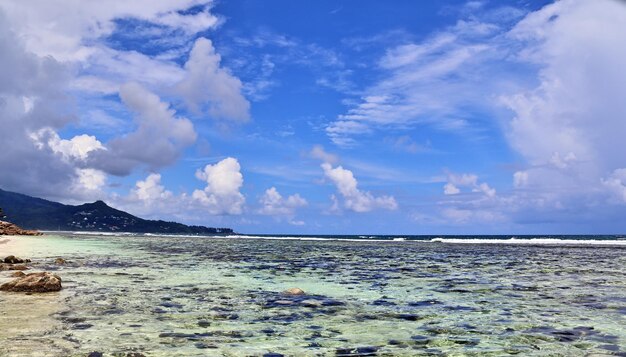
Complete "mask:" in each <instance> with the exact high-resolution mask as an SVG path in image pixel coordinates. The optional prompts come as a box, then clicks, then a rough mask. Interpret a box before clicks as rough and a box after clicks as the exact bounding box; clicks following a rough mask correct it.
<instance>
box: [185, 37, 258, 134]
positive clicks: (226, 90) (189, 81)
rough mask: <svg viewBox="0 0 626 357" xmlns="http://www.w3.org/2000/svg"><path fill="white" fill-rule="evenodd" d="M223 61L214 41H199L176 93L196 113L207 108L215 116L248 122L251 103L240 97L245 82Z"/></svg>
mask: <svg viewBox="0 0 626 357" xmlns="http://www.w3.org/2000/svg"><path fill="white" fill-rule="evenodd" d="M220 61H221V56H220V55H219V54H218V53H216V52H215V48H214V47H213V43H212V42H211V40H208V39H206V38H199V39H197V40H196V43H195V45H194V46H193V49H192V50H191V53H190V55H189V60H188V61H187V63H185V70H186V72H187V73H186V75H185V78H184V79H183V80H182V81H181V82H180V83H179V84H178V85H177V91H178V93H179V94H181V95H182V96H183V97H184V98H185V101H186V103H187V105H188V106H189V107H190V108H191V109H192V110H194V111H201V110H203V109H206V110H207V112H208V114H209V115H211V116H212V117H215V118H224V119H230V120H234V121H239V122H245V121H247V120H248V119H249V118H250V113H249V110H250V103H249V102H248V101H247V100H246V98H244V96H243V95H242V94H241V91H242V83H241V81H240V80H239V79H238V78H237V77H235V76H233V75H232V74H231V73H230V71H229V70H228V69H227V68H223V67H221V65H220Z"/></svg>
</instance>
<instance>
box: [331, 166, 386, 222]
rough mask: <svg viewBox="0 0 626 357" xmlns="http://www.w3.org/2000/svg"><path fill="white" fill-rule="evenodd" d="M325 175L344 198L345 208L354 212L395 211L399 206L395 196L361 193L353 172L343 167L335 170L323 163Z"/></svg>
mask: <svg viewBox="0 0 626 357" xmlns="http://www.w3.org/2000/svg"><path fill="white" fill-rule="evenodd" d="M321 166H322V169H323V170H324V175H325V176H326V177H327V178H328V179H330V180H331V181H332V182H333V183H334V184H335V186H336V187H337V191H339V194H340V195H341V196H342V197H343V201H344V202H343V203H344V207H345V208H346V209H349V210H352V211H354V212H369V211H371V210H373V209H376V208H381V209H387V210H395V209H397V208H398V204H397V202H396V200H395V198H394V197H393V196H387V195H383V196H374V195H372V194H371V193H370V192H367V191H361V190H359V188H358V182H357V180H356V178H355V177H354V175H353V174H352V171H350V170H347V169H344V168H343V167H341V166H337V167H335V168H333V167H332V165H331V164H330V163H327V162H325V163H323V164H322V165H321Z"/></svg>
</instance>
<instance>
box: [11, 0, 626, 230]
mask: <svg viewBox="0 0 626 357" xmlns="http://www.w3.org/2000/svg"><path fill="white" fill-rule="evenodd" d="M68 8H71V9H72V11H65V10H64V9H68ZM624 23H626V6H625V5H624V4H623V3H621V2H619V1H612V0H602V1H594V2H588V1H582V0H580V1H576V0H565V1H557V2H551V1H419V2H416V1H392V2H381V1H315V2H309V1H243V0H242V1H208V2H207V1H199V0H169V1H162V2H159V3H158V4H154V3H153V2H151V1H136V2H132V3H130V2H127V1H119V2H118V1H114V2H113V3H109V4H108V5H104V4H97V3H90V2H79V3H69V2H68V3H66V4H64V2H63V1H57V2H48V1H43V0H42V1H33V2H28V3H25V2H20V1H18V0H15V1H13V0H9V1H6V2H4V3H3V4H0V35H1V36H0V78H3V79H4V81H3V83H4V85H0V99H2V100H1V101H0V103H2V104H0V111H1V114H2V117H1V119H0V121H2V123H3V126H4V128H5V129H4V130H3V133H0V140H2V142H3V143H5V145H4V146H5V147H6V148H7V149H6V150H4V151H3V152H2V153H0V165H1V166H2V167H3V168H4V169H5V172H4V174H3V175H1V177H0V187H1V188H3V189H7V190H14V191H18V192H23V193H26V194H31V195H36V196H40V197H45V198H49V199H54V200H60V201H63V202H68V203H79V202H85V201H93V200H96V199H103V200H105V201H106V202H108V203H109V204H110V205H112V206H115V207H118V208H121V209H124V210H127V211H129V212H131V213H134V214H137V215H140V216H142V217H147V218H161V219H171V220H177V221H182V222H185V223H192V224H203V225H209V226H230V227H233V228H234V229H235V230H237V231H240V232H246V233H311V234H315V233H329V234H333V233H346V234H383V233H387V234H541V233H581V234H584V233H620V232H621V233H623V232H624V231H625V230H626V223H624V222H623V220H622V219H620V218H621V217H623V215H624V214H625V213H626V209H625V207H626V157H625V156H624V155H623V154H621V153H623V152H624V149H626V147H625V146H626V144H624V140H623V139H622V138H623V136H624V135H625V134H626V125H625V123H624V120H625V118H626V105H625V104H624V101H623V98H622V96H621V95H620V93H623V92H624V91H625V90H626V74H625V71H623V69H622V63H625V61H626V46H624V44H626V31H623V29H624V25H623V24H624Z"/></svg>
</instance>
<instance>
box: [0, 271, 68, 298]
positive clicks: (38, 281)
mask: <svg viewBox="0 0 626 357" xmlns="http://www.w3.org/2000/svg"><path fill="white" fill-rule="evenodd" d="M0 290H1V291H14V292H31V293H45V292H49V291H59V290H61V277H60V276H58V275H56V274H52V273H49V272H41V273H30V274H26V275H24V276H23V277H20V278H17V279H15V280H13V281H9V282H8V283H4V284H2V285H0Z"/></svg>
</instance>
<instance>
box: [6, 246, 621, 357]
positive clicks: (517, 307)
mask: <svg viewBox="0 0 626 357" xmlns="http://www.w3.org/2000/svg"><path fill="white" fill-rule="evenodd" d="M2 240H3V241H5V242H4V243H3V244H0V253H2V255H3V256H6V255H9V254H12V255H16V256H20V257H23V258H29V259H32V263H31V265H30V266H31V270H30V271H50V272H53V273H55V274H58V275H59V276H61V277H62V279H63V289H62V290H61V291H59V292H52V293H43V294H32V295H25V294H23V293H8V292H1V293H0V306H1V307H0V324H1V325H2V326H8V328H3V329H2V330H0V355H10V356H33V355H41V356H87V355H88V354H89V353H92V352H101V353H103V354H104V355H105V356H107V355H108V356H113V355H116V356H118V355H120V356H126V355H128V356H130V355H132V354H133V353H140V354H142V355H145V356H174V355H178V356H209V355H210V356H264V355H266V356H279V355H285V356H295V355H297V356H318V355H321V356H325V355H331V356H356V355H360V356H377V355H380V356H413V355H418V356H419V355H441V356H446V355H481V356H482V355H493V356H501V355H516V354H517V355H525V356H529V355H530V356H532V355H536V356H539V355H567V356H588V355H625V354H626V347H625V346H626V331H625V329H624V328H623V326H624V324H625V322H626V274H625V273H624V271H623V266H624V264H625V263H626V254H624V253H626V249H625V248H626V247H624V246H623V245H620V244H621V243H619V242H617V243H616V244H615V245H596V246H592V247H589V244H587V245H585V244H579V245H571V244H569V245H568V244H560V245H559V244H551V245H549V244H521V245H520V244H478V243H474V244H454V243H441V242H430V241H410V240H408V241H397V240H396V241H393V240H389V241H386V242H376V241H374V242H372V241H368V240H367V239H363V240H360V241H358V240H350V241H342V240H325V239H319V240H306V239H305V240H303V239H259V238H256V239H255V238H239V239H234V238H203V237H187V238H184V237H159V236H149V237H146V236H115V235H107V236H101V235H72V234H65V235H54V234H47V235H45V236H42V237H9V238H6V237H5V238H2ZM59 257H62V258H63V259H65V260H66V263H65V264H55V259H56V258H59ZM27 272H28V271H27ZM9 280H11V278H9V277H8V272H1V273H0V283H3V282H5V281H9ZM295 287H297V288H300V289H302V290H303V291H304V292H305V294H304V295H287V294H285V293H283V292H284V291H285V290H287V289H290V288H295Z"/></svg>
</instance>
